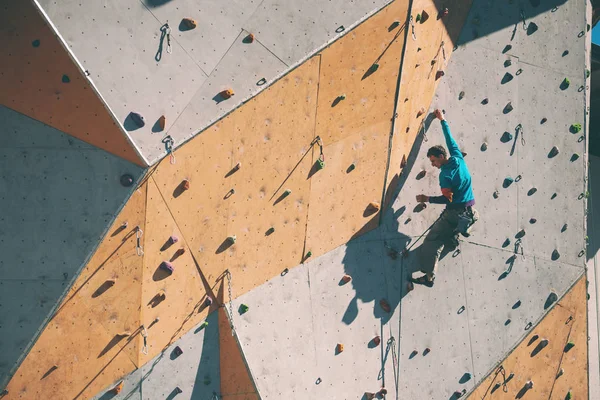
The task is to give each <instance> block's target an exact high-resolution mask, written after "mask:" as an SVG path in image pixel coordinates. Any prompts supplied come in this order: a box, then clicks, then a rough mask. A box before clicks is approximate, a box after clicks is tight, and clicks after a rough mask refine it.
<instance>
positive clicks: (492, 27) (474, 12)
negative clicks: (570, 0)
mask: <svg viewBox="0 0 600 400" xmlns="http://www.w3.org/2000/svg"><path fill="white" fill-rule="evenodd" d="M566 2H567V0H515V1H512V2H507V4H506V7H505V8H504V10H503V12H502V13H497V12H496V11H492V10H495V8H494V7H495V6H494V4H493V3H494V2H493V1H482V0H473V5H472V7H471V10H470V13H469V15H468V18H469V19H468V20H467V21H465V26H464V29H463V27H462V26H446V31H447V32H448V33H449V35H450V37H451V38H457V37H458V40H454V45H455V47H456V46H459V45H464V44H466V43H469V42H471V41H474V40H477V39H478V38H481V37H484V36H487V35H490V34H492V33H494V32H497V31H499V30H501V29H504V28H506V27H509V26H513V27H514V30H513V35H514V32H516V30H517V29H521V28H520V26H523V25H526V26H527V34H528V35H532V34H534V33H535V31H536V30H537V29H536V27H537V26H536V25H535V23H533V24H530V23H529V22H530V19H531V18H534V17H536V16H537V15H540V14H543V13H545V12H548V11H555V10H556V9H558V7H560V6H561V5H563V4H565V3H566ZM434 3H435V4H436V6H437V8H438V10H443V9H444V8H446V7H447V8H448V13H451V12H452V10H453V9H452V2H450V1H447V0H434ZM418 12H419V10H414V11H413V14H416V13H418ZM438 18H439V16H438ZM461 30H462V31H461ZM459 33H460V37H459V36H458V35H459ZM506 44H507V45H509V43H508V42H507V43H506Z"/></svg>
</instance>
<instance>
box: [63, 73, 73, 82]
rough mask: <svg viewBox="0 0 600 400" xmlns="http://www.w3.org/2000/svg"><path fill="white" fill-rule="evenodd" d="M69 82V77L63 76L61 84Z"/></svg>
mask: <svg viewBox="0 0 600 400" xmlns="http://www.w3.org/2000/svg"><path fill="white" fill-rule="evenodd" d="M69 82H71V78H69V75H63V76H62V83H69Z"/></svg>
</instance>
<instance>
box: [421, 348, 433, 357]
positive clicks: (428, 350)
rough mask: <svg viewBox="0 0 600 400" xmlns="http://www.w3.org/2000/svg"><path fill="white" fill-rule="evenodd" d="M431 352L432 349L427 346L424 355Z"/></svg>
mask: <svg viewBox="0 0 600 400" xmlns="http://www.w3.org/2000/svg"><path fill="white" fill-rule="evenodd" d="M429 353H431V349H430V348H429V347H427V348H426V349H425V350H423V355H424V356H426V355H427V354H429Z"/></svg>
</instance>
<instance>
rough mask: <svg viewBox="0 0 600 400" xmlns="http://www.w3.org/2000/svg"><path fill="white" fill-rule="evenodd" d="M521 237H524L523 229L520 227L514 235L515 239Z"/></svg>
mask: <svg viewBox="0 0 600 400" xmlns="http://www.w3.org/2000/svg"><path fill="white" fill-rule="evenodd" d="M523 237H525V229H521V230H520V231H519V232H517V234H516V235H515V239H522V238H523Z"/></svg>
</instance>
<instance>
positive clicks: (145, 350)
mask: <svg viewBox="0 0 600 400" xmlns="http://www.w3.org/2000/svg"><path fill="white" fill-rule="evenodd" d="M140 334H141V335H142V337H143V338H144V346H143V347H142V353H143V354H146V355H147V354H148V331H147V330H146V327H145V326H144V325H142V330H141V331H140Z"/></svg>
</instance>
